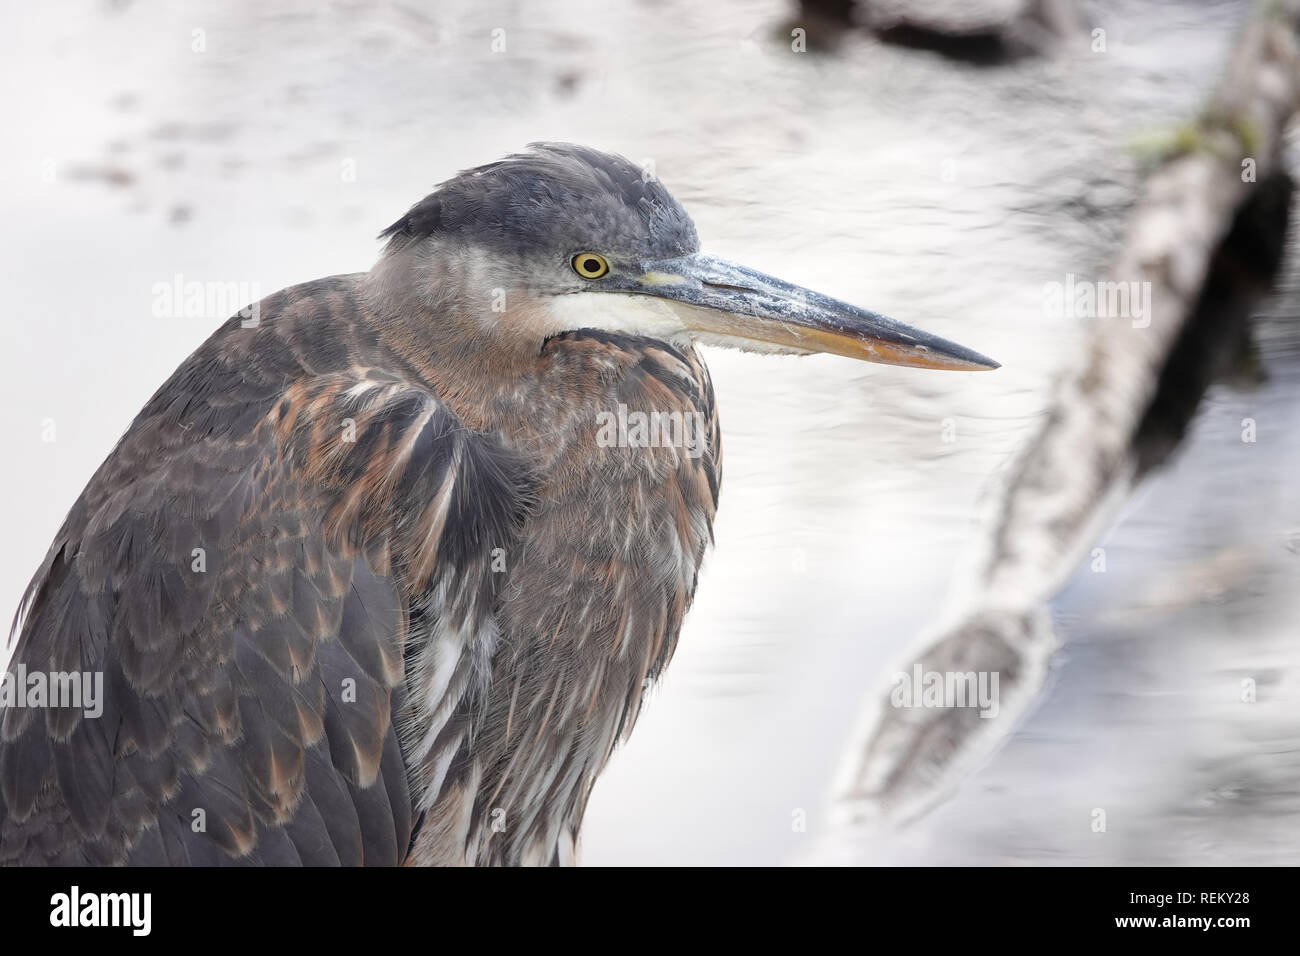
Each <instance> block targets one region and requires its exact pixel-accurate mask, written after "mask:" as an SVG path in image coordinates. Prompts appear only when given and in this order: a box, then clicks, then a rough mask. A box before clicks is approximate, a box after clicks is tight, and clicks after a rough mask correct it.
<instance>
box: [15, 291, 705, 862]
mask: <svg viewBox="0 0 1300 956" xmlns="http://www.w3.org/2000/svg"><path fill="white" fill-rule="evenodd" d="M365 287H366V282H365V277H364V276H348V277H338V278H334V279H329V280H323V281H319V282H314V283H309V284H307V285H304V286H299V287H295V288H292V289H288V290H286V291H284V292H282V293H279V294H277V295H275V296H272V297H271V298H270V299H268V300H267V301H266V302H264V303H263V304H262V307H261V310H260V324H259V326H258V327H257V328H255V329H247V328H244V327H243V323H242V321H241V320H240V318H239V317H236V318H233V319H231V320H230V321H229V322H227V323H226V325H225V326H223V328H222V329H221V330H219V331H218V332H217V333H216V334H215V335H214V336H213V337H212V338H211V339H210V340H209V341H208V342H207V343H206V344H205V345H204V346H203V347H202V348H200V349H199V350H198V351H197V352H196V353H195V354H194V355H193V356H191V358H190V359H189V360H188V361H187V362H186V363H185V364H184V365H182V366H181V368H180V369H179V370H178V371H177V372H176V373H175V375H173V376H172V378H171V379H170V380H169V381H168V382H167V383H166V384H165V385H163V387H162V388H161V389H159V391H158V393H157V394H156V395H155V396H154V397H153V398H152V399H151V400H150V401H149V403H148V404H147V405H146V406H145V408H144V410H143V411H142V412H141V413H140V415H139V417H138V418H137V419H136V421H135V422H134V423H133V424H132V426H131V428H130V430H129V431H128V432H127V434H126V436H125V437H124V438H123V439H122V440H121V442H120V443H119V444H118V446H117V447H116V448H115V449H114V451H113V453H112V454H111V455H110V456H109V458H108V460H107V461H106V462H105V463H104V465H103V466H102V467H101V468H100V469H99V471H98V472H97V473H96V475H95V476H94V478H93V479H92V480H91V482H90V484H89V485H88V486H87V488H86V490H85V492H84V493H83V494H82V496H81V498H79V499H78V501H77V503H76V505H75V506H74V507H73V509H72V512H71V514H70V515H69V517H68V519H67V521H66V522H65V523H64V526H63V527H62V528H61V529H60V531H59V533H58V535H57V537H56V540H55V542H54V545H53V546H52V548H51V549H50V552H49V554H48V555H47V557H46V559H45V561H44V562H43V563H42V565H41V568H40V570H39V571H38V572H37V575H36V577H35V579H34V580H33V582H32V585H31V587H30V588H29V591H28V594H27V597H26V599H25V605H26V615H25V622H24V624H23V625H22V629H21V633H20V636H19V639H18V644H17V648H16V651H15V657H14V660H15V663H17V662H22V663H23V664H24V665H25V667H26V668H27V670H28V671H35V670H44V671H70V672H76V671H98V670H102V671H103V672H104V673H105V675H106V688H107V690H106V698H107V700H106V706H105V710H104V713H103V715H102V717H100V718H99V719H95V720H92V719H89V718H86V717H83V716H82V715H81V713H80V712H78V711H76V710H75V709H71V708H57V707H56V708H49V709H46V710H44V711H39V710H33V709H10V710H8V711H6V712H5V713H4V714H3V728H2V735H0V861H3V862H5V863H10V864H13V863H19V864H32V863H64V864H68V863H93V864H118V863H143V864H162V863H201V864H226V863H232V864H235V863H243V864H247V863H268V864H283V863H298V862H302V863H307V864H317V863H335V862H340V863H345V864H360V863H366V864H392V863H399V862H403V861H408V860H409V861H411V862H417V863H464V862H469V863H475V862H477V863H488V862H492V863H525V862H529V863H553V862H560V861H561V860H565V859H568V858H569V857H571V855H572V852H573V848H572V843H573V840H574V838H575V836H576V833H577V829H578V825H579V823H580V820H581V816H582V811H583V808H584V806H585V803H586V799H587V795H588V793H589V791H590V787H591V784H592V782H593V781H594V779H595V776H596V774H597V773H598V771H599V769H600V767H601V766H602V764H603V763H604V761H605V759H606V758H607V756H608V754H609V752H610V750H611V748H612V747H613V745H614V743H615V742H616V740H617V739H618V737H619V735H620V734H621V733H623V732H625V731H626V730H627V729H628V728H630V726H631V723H632V721H633V720H634V719H635V716H636V711H637V708H638V707H639V702H640V697H641V694H642V691H643V687H644V684H645V682H646V681H647V679H648V678H652V677H654V676H655V675H656V674H658V672H659V671H660V670H661V669H662V667H663V665H664V664H665V663H666V662H667V659H668V658H669V656H671V653H672V649H673V646H674V644H675V641H676V637H677V632H678V629H679V628H680V625H681V620H682V616H683V615H684V613H685V610H686V608H687V606H688V605H689V602H690V599H691V596H692V594H693V592H694V587H695V572H696V568H697V566H698V563H699V560H700V558H701V557H702V555H703V551H704V547H705V545H706V543H707V541H708V536H709V529H710V525H711V520H712V516H713V511H714V508H715V507H716V501H717V490H718V457H717V449H718V446H717V430H716V424H714V426H713V427H712V429H711V432H710V438H711V441H712V444H711V445H710V446H709V449H708V453H707V454H706V455H705V456H703V457H702V458H698V459H692V458H690V457H687V456H686V455H684V454H683V453H682V450H681V449H676V448H661V449H618V448H601V447H597V445H596V443H595V440H594V436H595V432H596V414H597V412H598V411H600V410H603V409H607V408H614V407H616V405H617V404H618V403H620V402H622V403H624V404H626V405H628V406H629V407H632V408H655V409H666V408H671V407H673V406H674V405H676V406H679V407H680V409H681V410H683V411H689V412H696V411H700V412H704V413H708V414H709V415H710V416H711V415H712V411H711V409H712V403H713V396H712V392H711V387H710V385H709V381H708V377H707V373H706V372H705V370H704V367H703V365H702V364H701V363H700V362H699V360H698V358H697V357H696V356H695V355H694V354H693V353H692V352H690V351H689V350H688V351H681V350H678V349H676V348H674V347H671V346H668V345H666V344H663V343H650V342H646V341H642V340H637V339H633V338H628V337H620V336H611V335H602V334H598V333H594V332H592V333H586V334H584V333H573V334H570V335H565V336H560V337H557V338H555V339H553V340H551V341H549V342H547V343H546V346H545V348H544V349H543V350H542V351H541V352H540V354H538V355H537V356H536V372H537V376H536V377H535V379H534V380H533V381H532V384H531V386H530V388H529V389H528V390H527V391H526V393H525V394H522V395H520V396H518V397H517V398H516V399H515V400H516V401H518V402H520V403H521V405H526V406H527V407H528V409H529V412H528V414H520V415H519V416H518V417H517V418H515V419H514V420H513V421H512V422H510V423H508V424H507V426H506V427H502V428H496V429H491V430H484V429H479V428H472V427H469V426H467V425H466V424H465V423H464V422H463V421H462V420H461V419H460V418H459V417H458V416H457V415H456V413H455V412H454V411H453V409H452V408H451V407H450V406H449V404H448V403H447V402H445V401H443V400H442V399H441V398H440V397H439V395H438V394H437V392H436V390H435V389H433V388H432V387H431V386H430V384H429V383H428V382H427V381H426V380H424V378H423V377H422V376H421V375H420V374H419V372H418V370H417V369H416V368H415V367H413V366H412V365H411V364H410V363H409V362H408V361H407V360H406V359H405V358H404V357H403V356H402V355H401V354H400V352H398V351H396V350H394V349H392V348H391V347H389V346H388V345H386V344H385V343H384V342H383V340H382V336H381V334H380V331H379V326H380V325H381V324H382V322H381V319H380V317H379V316H377V315H375V314H374V313H373V312H372V311H371V310H370V308H369V306H368V305H367V304H366V288H365ZM552 396H562V402H561V401H560V400H558V399H556V398H553V397H552ZM503 400H504V399H503ZM557 406H559V407H557ZM610 485H613V486H614V487H617V488H618V489H619V490H620V493H619V494H617V495H615V496H612V497H606V496H605V495H603V494H601V495H595V494H593V492H594V490H595V489H597V488H605V487H607V486H610ZM602 501H604V502H605V504H604V506H603V507H602V506H600V505H599V503H600V502H602ZM593 504H596V505H597V506H596V507H593ZM643 535H645V536H647V537H643ZM647 540H649V541H650V542H652V543H651V545H650V546H647V545H646V541H647ZM195 549H202V553H203V565H204V567H203V570H194V567H196V566H197V565H196V564H195V560H196V559H195V554H196V550H195ZM196 811H201V812H200V813H198V814H196Z"/></svg>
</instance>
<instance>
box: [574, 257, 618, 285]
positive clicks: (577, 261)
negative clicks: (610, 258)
mask: <svg viewBox="0 0 1300 956" xmlns="http://www.w3.org/2000/svg"><path fill="white" fill-rule="evenodd" d="M572 264H573V271H574V272H576V273H578V275H580V276H582V277H583V278H584V279H599V278H600V277H601V276H603V275H604V274H605V273H606V272H608V271H609V263H608V262H606V261H605V257H604V256H598V255H596V253H594V252H580V253H578V254H577V255H576V256H574V257H573V260H572Z"/></svg>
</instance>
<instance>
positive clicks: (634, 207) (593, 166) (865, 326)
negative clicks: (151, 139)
mask: <svg viewBox="0 0 1300 956" xmlns="http://www.w3.org/2000/svg"><path fill="white" fill-rule="evenodd" d="M383 235H384V237H386V238H388V240H389V245H388V248H387V250H386V254H385V258H386V259H390V260H391V259H397V258H400V257H405V258H406V259H407V260H408V261H412V262H415V263H422V264H426V265H428V267H429V268H430V269H431V270H433V273H434V274H432V275H430V276H429V286H428V287H429V290H430V294H433V292H432V290H433V289H434V288H435V287H438V288H442V289H446V288H447V287H448V286H454V288H455V289H456V290H457V292H456V294H457V295H458V297H459V301H458V302H457V303H456V306H457V307H458V310H459V311H465V306H466V302H465V299H466V297H467V296H469V297H477V298H478V299H479V301H478V302H477V305H476V307H473V308H470V309H469V310H468V311H471V312H473V313H474V314H475V316H477V318H478V320H479V321H480V323H481V324H482V325H483V326H484V327H485V328H488V329H493V328H495V329H498V330H500V329H502V328H503V327H508V328H509V329H510V330H511V331H512V332H514V333H516V334H517V333H519V332H521V331H522V332H524V333H525V334H526V335H527V336H532V337H534V338H536V339H537V342H538V344H539V345H540V343H541V342H542V341H544V340H545V339H546V338H548V337H550V336H553V335H556V334H559V333H562V332H570V331H577V330H580V329H597V330H601V331H605V332H615V333H624V334H630V335H639V336H645V337H649V338H656V339H661V340H666V341H683V340H690V341H697V342H702V343H704V344H710V345H723V346H729V347H733V348H740V349H745V350H750V351H762V352H777V353H790V354H807V353H812V352H827V353H831V354H835V355H844V356H848V357H850V358H857V359H864V360H866V361H869V362H880V363H884V364H888V365H909V366H916V367H921V368H936V369H962V370H981V369H993V368H997V367H998V363H997V362H994V361H993V360H992V359H988V358H986V357H984V356H983V355H980V354H979V353H978V352H974V351H971V350H970V349H967V348H965V347H963V346H960V345H957V344H956V343H954V342H949V341H947V340H946V339H942V338H939V337H938V336H934V335H930V334H928V333H926V332H922V331H920V330H919V329H914V328H911V327H910V326H907V325H904V324H902V323H901V322H896V321H894V320H893V319H890V318H887V317H885V316H883V315H880V314H878V313H876V312H871V311H868V310H866V309H861V308H858V307H857V306H854V305H850V304H849V303H847V302H841V301H839V300H837V299H833V298H831V297H830V296H826V295H822V294H820V293H818V292H814V291H812V290H811V289H805V288H802V287H800V286H797V285H794V284H793V283H790V282H786V281H784V280H781V279H778V278H776V277H774V276H770V275H766V274H764V273H762V272H759V271H757V270H755V269H750V268H748V267H746V266H742V265H740V264H738V263H735V262H731V261H728V260H726V259H722V258H719V257H717V256H712V255H708V254H706V253H703V252H701V251H700V248H699V239H698V237H697V235H696V232H695V225H694V223H693V222H692V221H691V218H690V216H688V215H687V214H686V211H685V210H684V209H683V208H682V207H681V205H680V204H679V203H678V202H677V201H676V200H675V199H674V198H673V197H672V196H671V195H670V194H669V192H668V190H667V189H665V188H664V187H663V185H662V184H661V183H660V182H659V180H658V179H657V178H655V176H653V175H652V174H651V173H650V172H649V171H647V170H644V169H642V168H641V167H638V166H636V165H635V164H633V163H631V162H629V161H628V160H626V159H624V158H622V157H620V156H614V155H611V154H608V153H602V152H600V151H598V150H594V149H590V148H587V147H583V146H575V145H571V144H567V143H535V144H533V145H532V146H531V147H530V149H529V151H528V152H526V153H520V154H516V155H513V156H509V157H507V158H505V159H503V160H501V161H499V162H495V163H489V164H488V165H486V166H480V167H478V168H477V169H472V170H467V171H466V172H463V173H461V174H460V175H459V176H457V177H455V178H453V179H451V180H449V181H447V182H445V183H443V184H442V185H441V186H439V187H438V188H437V189H436V190H435V191H434V192H433V193H431V194H430V195H429V196H428V197H426V198H425V199H423V200H422V201H420V202H419V203H417V204H416V205H415V206H413V207H412V208H411V210H410V211H409V212H408V213H407V214H406V215H405V216H404V217H402V219H400V220H399V221H398V222H396V223H394V224H393V225H392V226H390V227H389V228H388V229H387V230H385V232H384V233H383ZM382 261H383V260H381V262H382ZM449 276H454V277H455V282H454V283H449V282H448V278H449ZM415 281H416V282H419V281H420V280H419V278H418V277H417V278H416V279H415ZM442 294H445V292H444V293H442Z"/></svg>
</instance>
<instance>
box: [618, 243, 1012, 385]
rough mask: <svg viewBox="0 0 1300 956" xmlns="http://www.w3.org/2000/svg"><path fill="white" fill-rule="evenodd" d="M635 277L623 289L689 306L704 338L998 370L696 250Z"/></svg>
mask: <svg viewBox="0 0 1300 956" xmlns="http://www.w3.org/2000/svg"><path fill="white" fill-rule="evenodd" d="M634 282H635V285H634V286H633V287H632V288H630V289H628V290H627V291H630V292H635V293H640V294H644V295H652V296H659V297H661V298H665V299H669V300H672V301H674V302H680V303H683V304H685V305H688V306H691V307H692V308H691V309H689V310H679V312H684V313H685V314H686V321H687V322H688V327H689V329H690V331H691V332H694V333H698V334H699V335H700V336H701V339H702V341H704V342H706V343H708V342H710V341H714V342H717V343H718V344H723V345H734V346H737V347H740V348H745V347H749V348H754V349H769V350H772V351H794V352H829V353H830V354H832V355H844V356H847V357H849V358H855V359H863V360H865V361H868V362H879V363H881V364H884V365H907V366H911V367H914V368H935V369H956V370H961V371H984V370H987V369H995V368H998V363H997V362H995V361H993V360H992V359H991V358H987V357H985V356H983V355H980V354H979V353H978V352H974V351H971V350H970V349H968V348H966V347H964V346H961V345H958V344H957V343H955V342H949V341H948V340H947V339H941V338H939V337H938V336H937V335H930V334H929V333H926V332H922V331H921V330H920V329H914V328H912V327H911V326H907V325H904V324H903V323H901V322H895V321H894V320H893V319H890V318H886V317H885V316H883V315H879V314H877V313H875V312H869V311H867V310H866V309H859V308H858V307H857V306H854V305H849V304H848V303H847V302H841V301H839V300H838V299H832V298H831V297H830V296H826V295H822V294H821V293H819V292H813V291H812V290H811V289H805V288H802V287H800V286H797V285H794V284H792V283H789V282H785V281H783V280H781V279H777V278H774V277H773V276H769V275H764V274H763V273H762V272H758V271H756V270H754V269H749V268H747V267H745V266H742V265H738V264H736V263H734V262H728V261H727V260H726V259H720V258H718V257H717V256H710V255H705V254H704V253H694V254H692V255H687V256H681V257H679V258H675V259H665V260H662V261H660V262H653V263H647V264H646V268H645V271H644V273H643V274H642V275H640V276H638V277H637V278H636V279H635V280H634Z"/></svg>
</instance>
